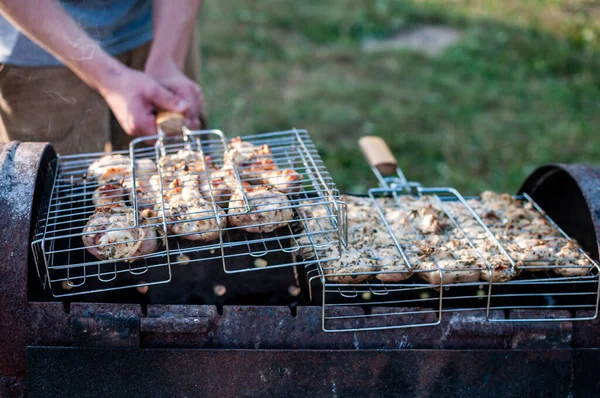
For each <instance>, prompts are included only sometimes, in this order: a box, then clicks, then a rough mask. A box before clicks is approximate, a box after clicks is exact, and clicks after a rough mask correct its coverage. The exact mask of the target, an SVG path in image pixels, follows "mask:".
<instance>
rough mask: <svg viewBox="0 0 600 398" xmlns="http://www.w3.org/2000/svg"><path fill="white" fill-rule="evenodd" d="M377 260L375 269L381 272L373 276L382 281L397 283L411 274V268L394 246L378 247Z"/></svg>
mask: <svg viewBox="0 0 600 398" xmlns="http://www.w3.org/2000/svg"><path fill="white" fill-rule="evenodd" d="M377 260H378V261H377V266H378V267H377V271H379V272H381V273H380V274H377V275H375V278H376V279H379V280H380V281H382V282H387V283H398V282H401V281H403V280H405V279H408V278H410V277H411V276H412V275H413V273H412V270H411V269H410V267H409V266H408V265H406V263H405V262H404V260H403V259H402V257H400V255H399V253H398V251H397V250H396V249H395V247H390V246H388V247H385V248H381V249H379V251H378V253H377Z"/></svg>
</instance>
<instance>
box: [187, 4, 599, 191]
mask: <svg viewBox="0 0 600 398" xmlns="http://www.w3.org/2000/svg"><path fill="white" fill-rule="evenodd" d="M595 4H597V3H596V2H591V1H587V2H586V1H566V0H564V1H559V0H538V1H535V0H528V1H521V0H470V1H469V0H454V1H444V2H432V1H413V2H410V1H404V0H402V1H400V0H335V1H334V0H329V1H323V0H304V1H296V0H289V1H288V0H271V1H265V0H207V1H206V2H205V6H204V8H203V16H202V18H201V21H200V24H199V30H200V34H201V37H202V55H203V71H202V79H203V80H202V85H203V88H204V91H205V95H206V97H207V101H208V107H209V115H210V122H211V125H212V126H213V127H216V128H220V129H222V130H223V131H224V132H225V133H226V134H228V135H238V134H250V133H258V132H266V131H275V130H279V129H288V128H291V127H298V128H306V129H308V130H309V132H310V133H311V136H312V138H313V140H314V141H315V143H316V145H317V147H318V149H319V151H320V153H321V155H322V157H323V159H324V161H325V163H326V165H327V167H328V168H329V170H330V172H331V173H332V175H333V177H334V179H335V181H336V183H337V184H338V186H339V187H340V189H342V190H343V191H352V192H364V191H366V189H367V188H369V187H371V186H374V185H375V184H376V181H375V179H374V178H373V176H372V174H371V171H370V169H369V168H368V166H367V164H366V162H365V161H364V160H363V158H362V155H361V153H360V151H359V149H358V145H357V140H358V138H359V137H360V136H362V135H364V134H376V135H380V136H382V137H384V138H385V139H386V140H387V141H388V143H389V144H390V146H391V147H392V150H393V151H394V153H395V154H396V156H397V158H398V161H399V163H400V165H401V167H402V168H403V170H404V171H405V173H406V174H407V176H408V178H409V179H413V180H417V181H420V182H422V183H423V184H425V185H429V186H440V185H441V186H455V187H457V188H459V189H460V190H461V191H463V193H465V194H473V193H477V192H479V191H481V190H485V189H495V190H501V191H508V192H514V191H516V190H517V189H518V187H519V186H520V183H521V182H522V181H523V179H524V178H525V177H526V175H527V174H528V173H529V172H531V171H532V170H533V169H534V168H535V167H536V166H539V165H542V164H545V163H549V162H582V163H591V164H595V165H599V164H600V134H598V126H600V5H595ZM419 24H444V25H450V26H454V27H456V28H458V29H460V32H461V39H460V41H459V42H458V43H457V44H456V45H454V46H452V47H450V48H449V49H447V50H446V51H445V52H444V53H443V54H441V55H440V56H438V57H435V58H432V57H428V56H426V55H424V54H422V53H420V52H414V51H389V52H383V53H366V52H364V51H362V50H361V41H362V40H363V39H364V38H378V37H381V38H383V37H386V36H389V35H390V34H393V33H395V32H398V31H401V30H403V29H409V28H411V27H413V26H417V25H419Z"/></svg>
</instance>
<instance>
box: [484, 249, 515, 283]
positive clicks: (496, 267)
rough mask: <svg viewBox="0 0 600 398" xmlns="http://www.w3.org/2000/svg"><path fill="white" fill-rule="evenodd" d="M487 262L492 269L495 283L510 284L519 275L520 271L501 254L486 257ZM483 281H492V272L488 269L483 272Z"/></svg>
mask: <svg viewBox="0 0 600 398" xmlns="http://www.w3.org/2000/svg"><path fill="white" fill-rule="evenodd" d="M485 260H486V261H487V263H488V264H489V265H490V267H491V269H492V273H491V279H492V282H494V283H502V282H508V281H510V280H512V279H514V278H515V277H516V276H518V275H519V272H518V270H517V269H516V268H515V267H512V266H511V264H510V262H509V261H508V260H507V259H506V258H505V256H503V255H501V254H497V255H492V256H485ZM481 279H482V280H484V281H486V282H489V281H490V272H489V271H488V269H487V268H486V267H484V268H483V269H482V270H481Z"/></svg>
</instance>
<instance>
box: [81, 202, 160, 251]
mask: <svg viewBox="0 0 600 398" xmlns="http://www.w3.org/2000/svg"><path fill="white" fill-rule="evenodd" d="M140 215H141V218H142V219H141V220H140V225H139V226H138V227H137V228H134V225H135V222H134V216H135V215H134V211H133V209H130V208H124V207H121V206H109V207H100V208H98V209H96V211H95V212H94V214H92V215H91V216H90V219H89V220H88V222H87V224H86V225H85V227H84V228H83V232H84V233H85V235H83V236H82V240H83V244H84V245H85V246H86V249H87V251H88V252H89V253H90V254H92V255H93V256H95V257H96V258H98V259H100V260H121V261H126V262H133V261H135V260H137V258H136V257H140V256H144V255H148V254H151V253H154V252H155V251H156V249H157V248H158V240H157V233H156V228H155V227H154V226H151V225H148V224H150V221H149V219H151V218H153V217H154V214H153V213H152V211H151V210H144V211H143V212H141V213H140ZM95 246H97V247H95Z"/></svg>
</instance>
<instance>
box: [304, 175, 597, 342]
mask: <svg viewBox="0 0 600 398" xmlns="http://www.w3.org/2000/svg"><path fill="white" fill-rule="evenodd" d="M509 198H510V201H509V203H511V205H512V206H513V208H512V209H511V210H510V211H514V212H515V217H517V218H516V219H515V220H513V219H512V218H508V219H507V218H506V211H507V205H506V204H505V203H497V204H495V205H492V207H493V209H490V208H489V206H486V205H485V203H486V201H485V200H484V201H482V200H481V198H472V199H469V200H468V201H467V200H465V199H464V198H463V197H462V196H461V195H460V194H459V193H458V192H456V191H455V190H453V189H451V188H434V189H428V188H422V187H421V186H419V185H418V184H414V185H412V187H410V188H409V187H407V186H406V185H404V186H396V187H395V188H390V187H386V188H381V189H372V190H370V197H369V199H366V198H363V199H353V198H350V197H348V198H346V199H345V201H346V202H347V203H348V231H349V238H348V239H349V242H348V243H349V247H356V246H357V245H358V247H361V245H363V242H361V241H360V238H357V237H356V236H357V235H358V236H363V237H365V238H364V240H365V244H364V247H366V249H365V250H362V251H360V250H359V252H358V253H357V252H356V251H355V252H350V254H348V253H344V254H343V256H342V257H341V259H340V260H338V261H334V262H329V263H326V262H324V261H320V262H319V263H318V264H316V265H314V266H310V267H308V270H307V275H308V279H309V286H310V296H311V300H314V301H319V300H320V302H321V304H322V307H323V313H322V317H323V320H322V326H323V330H325V331H328V332H329V331H331V332H335V331H359V330H380V329H391V328H403V327H419V326H429V325H435V324H438V323H439V322H440V321H441V319H442V316H443V314H444V313H445V312H448V311H453V312H455V311H467V310H482V311H484V312H485V314H486V315H487V319H488V320H489V321H494V322H496V321H512V322H525V321H561V320H563V321H564V320H586V319H594V318H595V317H596V316H597V311H598V298H599V297H600V295H599V290H598V289H599V288H600V284H599V280H598V279H599V276H598V275H599V273H598V270H599V268H598V264H597V263H596V262H594V261H593V260H592V259H591V258H590V257H589V256H588V255H587V254H586V253H584V252H583V250H582V249H581V248H579V246H578V245H576V243H575V242H573V241H572V240H571V239H570V238H569V237H568V236H567V235H566V234H565V233H564V231H562V230H561V229H560V228H559V227H558V226H557V225H556V224H555V223H554V222H553V221H552V220H551V219H549V218H548V217H547V216H546V215H545V214H544V213H543V212H542V211H541V209H540V208H539V206H537V204H535V202H533V200H532V199H531V198H530V197H528V196H527V195H525V196H524V197H522V198H513V197H509ZM353 202H354V203H353ZM357 202H360V203H362V206H363V207H365V208H371V209H372V210H377V211H376V212H373V211H371V213H369V214H370V216H369V217H364V214H361V213H360V211H359V212H358V214H357V210H356V205H355V204H356V203H357ZM487 203H489V201H488V202H487ZM429 206H431V207H433V208H434V209H435V211H436V216H437V217H435V219H436V220H437V225H434V226H435V228H437V231H431V230H428V228H429V227H430V225H429V224H426V225H423V224H422V223H423V222H424V220H426V218H425V217H423V216H422V214H421V215H419V214H418V212H419V210H418V209H424V208H429ZM519 209H526V210H527V211H529V213H527V214H528V217H529V219H528V220H529V223H528V225H527V226H524V225H520V224H518V220H521V221H520V222H521V223H522V224H524V223H525V222H524V221H522V220H523V217H524V216H523V214H522V212H520V210H519ZM428 211H429V212H431V210H428ZM421 212H423V210H421ZM426 212H427V211H425V213H426ZM374 214H375V215H376V216H374ZM540 220H544V221H540ZM420 223H421V224H420ZM509 224H512V225H509ZM538 224H539V225H538ZM507 225H508V229H507ZM513 225H519V228H520V229H519V231H520V232H519V234H514V233H513V234H511V233H510V229H511V228H513ZM365 228H367V229H368V231H364V229H365ZM381 231H386V232H387V233H388V234H387V238H386V235H385V234H380V232H381ZM432 232H433V233H432ZM527 233H530V234H533V235H535V237H534V239H535V240H536V245H537V246H542V245H543V244H544V243H543V242H550V243H552V244H553V245H555V248H554V250H550V251H549V253H547V254H545V255H546V257H543V258H541V259H539V258H533V259H532V258H528V257H527V256H531V255H532V254H531V253H537V252H538V251H539V248H535V247H534V248H533V250H532V248H531V247H529V248H526V247H519V246H518V244H517V243H515V237H518V236H521V237H522V236H523V234H527ZM353 235H354V237H353ZM379 235H381V236H379ZM538 241H539V243H538ZM521 246H523V244H522V243H521ZM565 248H568V250H567V249H565ZM561 249H562V250H563V251H562V252H561ZM373 252H376V253H373ZM322 254H323V251H322V250H318V249H315V250H313V251H311V252H310V253H308V254H307V255H309V256H313V257H315V258H319V257H320V256H321V255H322ZM538 257H539V256H538ZM319 290H320V292H319ZM319 293H321V294H320V297H318V296H319ZM509 310H510V311H509ZM515 310H520V311H515ZM559 310H562V311H559Z"/></svg>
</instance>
